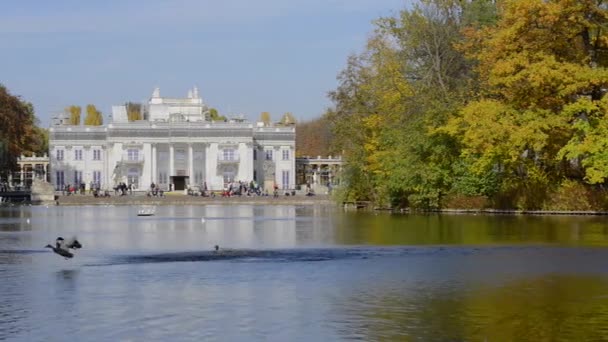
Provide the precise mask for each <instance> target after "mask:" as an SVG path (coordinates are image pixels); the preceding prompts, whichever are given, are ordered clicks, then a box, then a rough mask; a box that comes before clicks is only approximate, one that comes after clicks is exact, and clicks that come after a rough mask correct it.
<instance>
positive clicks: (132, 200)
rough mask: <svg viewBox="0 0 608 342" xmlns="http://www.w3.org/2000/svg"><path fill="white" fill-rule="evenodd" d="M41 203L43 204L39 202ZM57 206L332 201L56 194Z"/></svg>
mask: <svg viewBox="0 0 608 342" xmlns="http://www.w3.org/2000/svg"><path fill="white" fill-rule="evenodd" d="M42 204H45V203H42ZM54 204H55V205H58V206H66V205H67V206H78V205H216V204H222V205H241V204H247V205H324V206H329V205H331V206H335V205H336V202H335V201H333V200H332V199H331V198H330V197H329V196H327V195H317V196H310V197H308V196H303V195H302V196H299V195H296V196H279V197H272V196H256V197H247V196H242V197H239V196H234V197H221V196H216V197H201V196H187V195H177V194H167V195H166V196H165V197H147V196H142V195H127V196H112V197H93V196H91V195H70V196H65V195H59V196H56V200H55V202H54Z"/></svg>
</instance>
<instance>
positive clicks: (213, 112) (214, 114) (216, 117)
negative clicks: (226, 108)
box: [209, 108, 227, 121]
mask: <svg viewBox="0 0 608 342" xmlns="http://www.w3.org/2000/svg"><path fill="white" fill-rule="evenodd" d="M209 119H211V121H226V120H227V119H226V117H225V116H223V115H220V113H219V112H218V111H217V109H215V108H211V109H209Z"/></svg>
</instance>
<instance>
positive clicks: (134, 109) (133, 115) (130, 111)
mask: <svg viewBox="0 0 608 342" xmlns="http://www.w3.org/2000/svg"><path fill="white" fill-rule="evenodd" d="M125 106H126V107H127V118H128V120H129V121H130V122H132V121H138V120H142V119H143V118H142V116H141V109H142V107H141V103H135V102H127V103H126V104H125Z"/></svg>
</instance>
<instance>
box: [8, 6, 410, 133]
mask: <svg viewBox="0 0 608 342" xmlns="http://www.w3.org/2000/svg"><path fill="white" fill-rule="evenodd" d="M410 2H411V1H410V0H255V1H254V0H225V1H218V0H174V1H164V0H145V1H144V0H142V1H128V0H104V1H82V0H53V1H49V0H40V1H28V0H18V1H17V0H15V1H13V0H8V1H6V0H5V1H2V10H1V11H0V41H1V42H2V44H0V83H3V84H4V85H5V86H6V87H7V88H8V89H9V90H10V91H11V92H12V93H13V94H16V95H20V96H21V97H22V98H23V99H25V100H27V101H30V102H32V103H33V104H34V106H35V108H36V115H37V116H38V117H39V118H40V120H41V123H42V125H43V126H47V125H48V124H49V123H50V118H51V117H52V116H53V115H54V114H56V113H58V112H60V111H62V110H63V108H64V107H66V106H68V105H71V104H76V105H80V106H82V107H84V106H86V104H88V103H92V104H95V105H96V106H97V107H98V109H100V110H101V111H102V112H103V113H104V115H105V116H106V120H107V115H108V114H109V112H110V106H112V105H116V104H121V103H124V102H126V101H136V102H143V101H147V99H148V98H149V97H150V95H151V94H152V90H153V89H154V87H156V86H158V87H160V90H161V96H167V97H185V95H186V93H187V91H188V89H190V88H192V87H193V86H194V85H196V86H198V88H199V92H200V94H201V96H202V97H203V100H204V101H205V102H206V103H207V104H208V105H209V106H211V107H215V108H217V109H218V110H219V111H220V113H222V114H226V113H228V112H230V113H234V114H245V116H246V117H247V118H249V119H250V120H256V119H258V118H259V114H260V112H262V111H269V112H270V113H271V115H272V118H273V119H274V120H278V118H279V117H280V116H281V114H282V113H285V112H292V113H293V114H294V115H295V117H296V118H297V119H298V120H300V121H301V120H309V119H312V118H316V117H319V116H320V115H321V114H322V113H323V112H324V110H325V108H327V107H328V106H330V105H331V102H330V101H329V100H328V98H327V96H326V94H327V92H328V91H330V90H333V89H335V87H336V86H337V81H336V76H337V74H338V73H339V72H340V71H341V70H342V69H343V68H344V66H345V63H346V59H347V57H348V55H349V54H352V53H356V52H360V51H361V50H362V49H363V47H364V45H365V41H366V39H367V38H368V37H369V35H370V33H371V31H372V30H373V25H372V23H371V22H372V20H374V19H376V18H378V17H381V16H390V15H395V14H397V13H398V11H399V10H400V9H403V8H404V7H405V6H406V4H409V3H410Z"/></svg>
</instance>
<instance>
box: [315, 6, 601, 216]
mask: <svg viewBox="0 0 608 342" xmlns="http://www.w3.org/2000/svg"><path fill="white" fill-rule="evenodd" d="M607 8H608V3H607V2H606V1H602V0H577V1H572V0H549V1H546V0H503V1H500V0H497V1H491V0H421V1H420V2H419V3H418V4H417V5H415V6H414V7H413V8H412V9H407V10H402V11H401V12H400V13H399V15H397V16H395V17H389V18H380V19H378V20H377V21H376V22H375V30H374V33H373V35H372V37H371V38H370V39H369V40H368V42H367V45H366V48H365V50H364V51H363V52H362V53H360V54H357V55H353V56H351V57H350V58H349V59H348V62H347V66H346V68H345V69H344V70H343V71H342V73H341V74H340V75H339V77H338V79H339V86H338V88H337V89H336V90H335V91H333V92H331V93H330V97H331V99H332V100H333V102H334V108H332V109H331V110H330V111H328V113H327V114H326V115H327V117H328V118H329V120H330V121H331V123H332V126H333V129H334V134H335V140H334V142H335V147H334V148H336V149H337V150H340V151H343V156H344V158H345V159H346V161H347V167H346V169H345V172H344V174H343V175H342V178H343V184H342V185H343V186H342V187H341V191H342V192H341V196H342V197H344V198H347V199H350V200H353V199H358V200H371V201H373V202H375V203H377V204H379V205H392V206H409V207H415V208H441V207H494V208H518V209H580V210H584V209H608V196H607V194H606V188H605V186H606V178H607V177H608V120H607V119H608V118H607V117H606V115H607V112H608V98H607V97H606V91H607V89H608V70H607V68H606V66H607V64H608V35H607V33H606V29H607V24H608V10H607Z"/></svg>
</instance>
